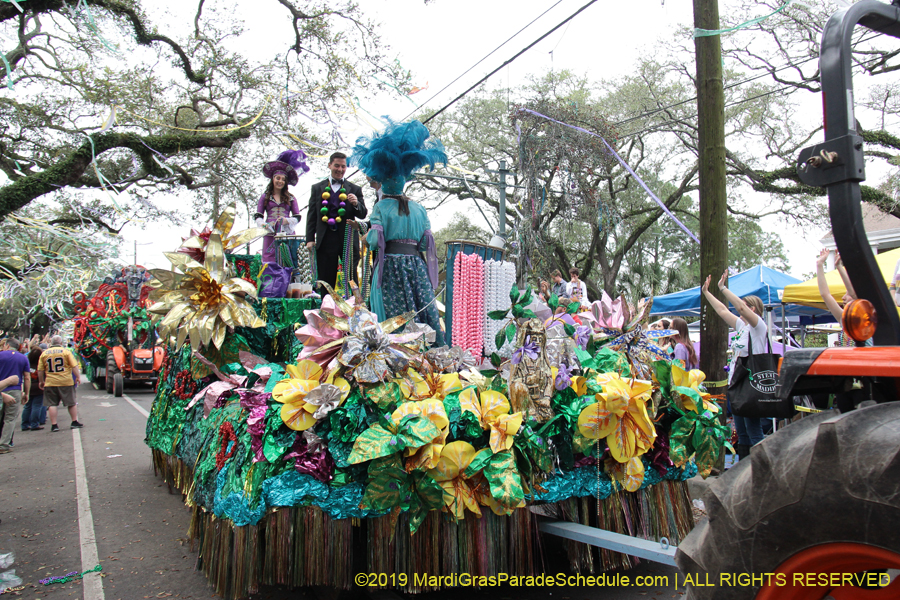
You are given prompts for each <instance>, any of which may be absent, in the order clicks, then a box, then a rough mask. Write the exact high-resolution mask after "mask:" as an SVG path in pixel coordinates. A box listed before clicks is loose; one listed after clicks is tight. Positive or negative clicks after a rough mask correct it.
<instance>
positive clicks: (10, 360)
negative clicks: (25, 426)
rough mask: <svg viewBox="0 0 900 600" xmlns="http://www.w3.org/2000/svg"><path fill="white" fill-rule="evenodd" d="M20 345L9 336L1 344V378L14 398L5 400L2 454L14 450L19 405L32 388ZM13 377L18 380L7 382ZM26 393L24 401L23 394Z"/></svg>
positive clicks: (26, 400)
mask: <svg viewBox="0 0 900 600" xmlns="http://www.w3.org/2000/svg"><path fill="white" fill-rule="evenodd" d="M18 347H19V340H17V339H16V338H7V339H5V340H3V344H2V346H0V379H2V380H4V383H7V387H6V394H7V397H9V398H13V401H12V402H9V401H7V400H6V398H4V400H3V408H2V413H3V418H2V419H0V421H2V423H3V433H2V434H0V454H6V453H7V452H11V451H12V439H13V434H14V433H15V431H16V426H17V425H18V423H17V421H18V419H19V405H20V404H24V403H25V402H28V393H29V392H30V390H31V367H30V366H29V364H28V358H27V357H26V356H25V355H24V354H21V353H20V352H19V351H18V350H15V348H18ZM12 377H15V378H16V381H15V382H14V383H13V382H7V381H6V380H10V379H11V378H12ZM23 391H24V392H25V393H24V402H23V394H22V392H23Z"/></svg>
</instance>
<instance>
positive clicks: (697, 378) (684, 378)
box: [672, 363, 719, 414]
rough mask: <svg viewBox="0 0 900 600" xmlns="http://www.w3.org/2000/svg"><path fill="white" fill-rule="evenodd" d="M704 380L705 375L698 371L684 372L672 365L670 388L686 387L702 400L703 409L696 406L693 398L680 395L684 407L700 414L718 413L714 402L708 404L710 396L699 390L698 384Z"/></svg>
mask: <svg viewBox="0 0 900 600" xmlns="http://www.w3.org/2000/svg"><path fill="white" fill-rule="evenodd" d="M705 379H706V373H704V372H703V371H701V370H700V369H691V370H690V371H685V370H684V369H682V368H681V367H680V366H678V365H677V364H675V363H672V387H686V388H690V389H692V390H694V391H695V392H697V394H699V395H700V398H702V399H703V408H700V407H698V406H697V404H696V403H695V402H694V400H693V398H691V397H690V396H688V395H686V394H681V401H682V402H683V403H684V407H685V408H686V409H688V410H692V411H694V412H695V413H697V414H700V413H701V412H703V411H704V410H708V411H709V412H711V413H717V412H719V407H718V406H717V405H716V404H715V403H714V402H708V400H709V397H710V394H709V393H708V392H704V391H703V390H701V389H700V384H701V383H703V381H704V380H705Z"/></svg>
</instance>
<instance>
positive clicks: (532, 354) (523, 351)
mask: <svg viewBox="0 0 900 600" xmlns="http://www.w3.org/2000/svg"><path fill="white" fill-rule="evenodd" d="M539 351H540V348H538V345H537V342H535V341H533V340H532V339H531V336H530V335H529V336H525V343H524V344H523V345H522V346H520V347H518V348H516V350H515V351H514V352H513V355H512V363H513V364H514V365H517V364H519V363H520V362H522V359H523V358H525V357H528V358H529V359H531V360H536V359H537V357H538V352H539Z"/></svg>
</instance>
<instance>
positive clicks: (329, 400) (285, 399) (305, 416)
mask: <svg viewBox="0 0 900 600" xmlns="http://www.w3.org/2000/svg"><path fill="white" fill-rule="evenodd" d="M285 371H286V373H287V374H288V376H289V377H288V378H286V379H282V380H281V381H279V382H278V383H276V384H275V387H274V388H273V389H272V399H273V400H275V401H276V402H281V403H282V404H283V405H284V406H282V407H281V420H282V421H284V424H285V425H287V426H288V427H289V428H291V429H293V430H295V431H306V430H307V429H309V428H310V427H312V426H313V425H315V424H316V423H318V422H319V421H320V420H321V419H324V418H325V417H327V416H328V414H329V413H330V412H331V411H333V410H334V409H336V408H337V407H338V406H340V405H341V403H342V402H343V401H344V400H346V398H347V396H349V395H350V384H349V383H348V382H347V381H346V380H345V379H343V378H341V377H337V378H335V377H334V372H331V374H330V375H329V376H328V377H327V378H326V379H325V380H324V381H322V378H323V375H324V371H323V370H322V368H321V367H320V366H319V365H318V364H316V363H314V362H313V361H311V360H302V361H300V362H299V363H297V364H296V365H288V366H287V367H286V368H285Z"/></svg>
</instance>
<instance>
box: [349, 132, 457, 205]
mask: <svg viewBox="0 0 900 600" xmlns="http://www.w3.org/2000/svg"><path fill="white" fill-rule="evenodd" d="M430 136H431V134H430V133H429V132H428V128H427V127H425V126H424V125H422V123H420V122H419V121H410V122H409V123H394V122H393V121H390V120H388V126H387V128H386V129H385V130H384V132H383V133H380V134H379V133H376V134H374V135H372V137H361V138H359V139H358V140H356V145H355V146H354V147H353V155H352V156H351V157H350V164H351V165H354V166H357V167H359V168H360V170H361V171H362V172H363V173H365V174H366V175H367V176H368V177H370V178H371V179H373V180H375V181H378V182H380V183H381V186H382V190H383V191H384V193H385V194H402V193H403V186H404V185H405V184H406V182H407V181H408V180H409V179H411V178H412V175H413V173H415V172H416V171H418V170H419V169H421V168H422V167H424V166H425V165H429V166H430V167H431V168H434V165H435V163H444V164H446V162H447V153H446V152H444V145H443V144H441V141H440V140H438V139H436V138H431V139H430V140H429V139H428V138H429V137H430Z"/></svg>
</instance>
